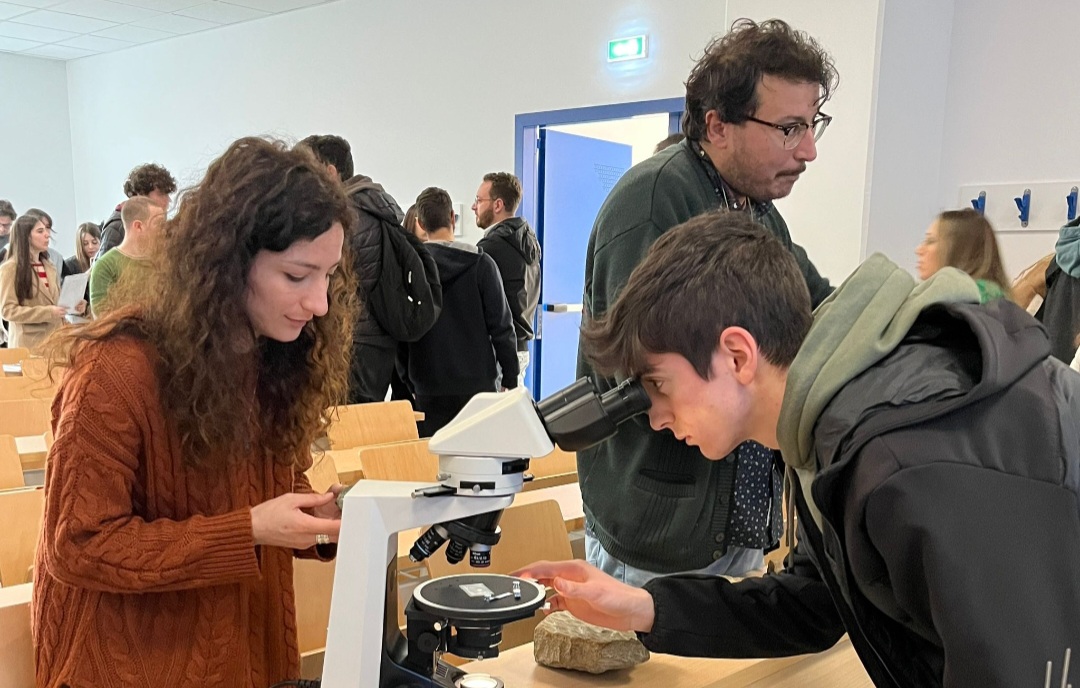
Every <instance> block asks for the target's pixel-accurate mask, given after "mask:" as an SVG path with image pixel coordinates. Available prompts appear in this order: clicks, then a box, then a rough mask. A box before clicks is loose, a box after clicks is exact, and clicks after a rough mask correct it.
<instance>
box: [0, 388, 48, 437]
mask: <svg viewBox="0 0 1080 688" xmlns="http://www.w3.org/2000/svg"><path fill="white" fill-rule="evenodd" d="M8 379H9V380H15V379H18V378H8ZM0 381H2V380H0ZM51 406H52V400H51V399H6V400H5V399H0V435H12V436H14V437H27V436H29V435H43V434H45V433H46V432H48V431H49V430H50V429H51V428H50V427H49V426H50V423H51V420H52V410H51Z"/></svg>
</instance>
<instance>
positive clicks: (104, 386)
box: [33, 338, 336, 688]
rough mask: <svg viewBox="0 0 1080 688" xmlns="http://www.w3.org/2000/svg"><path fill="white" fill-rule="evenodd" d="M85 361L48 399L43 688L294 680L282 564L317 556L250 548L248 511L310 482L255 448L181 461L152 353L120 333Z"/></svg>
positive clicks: (40, 646) (40, 580)
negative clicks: (206, 464)
mask: <svg viewBox="0 0 1080 688" xmlns="http://www.w3.org/2000/svg"><path fill="white" fill-rule="evenodd" d="M81 358H82V360H81V361H80V362H79V365H77V366H76V368H75V369H74V370H73V371H71V372H70V373H68V375H67V377H66V379H65V380H64V381H63V383H62V386H61V388H60V391H59V393H58V394H57V397H56V401H55V402H54V404H53V432H54V434H55V437H56V441H55V444H54V445H53V447H52V450H51V451H50V453H49V459H48V468H47V471H46V477H45V518H44V523H43V527H42V533H41V540H40V542H39V543H38V550H37V561H36V566H35V570H36V581H35V587H34V600H33V626H34V646H35V654H36V671H37V685H38V686H39V688H61V687H64V686H69V687H70V688H113V687H115V688H121V687H123V688H144V687H145V688H183V687H188V686H190V687H191V688H215V687H221V688H243V687H251V688H267V687H268V686H270V685H272V684H273V683H276V682H278V681H282V680H285V679H289V678H297V677H298V675H299V661H300V655H299V651H298V647H297V642H296V613H295V606H294V599H293V584H292V557H293V556H294V555H296V556H302V557H316V556H318V555H317V554H316V552H315V548H311V549H310V550H304V551H296V552H294V551H291V550H287V549H283V548H279V547H259V546H256V545H255V543H254V540H253V536H252V529H251V507H252V506H254V505H256V504H259V503H260V502H263V501H265V500H267V499H270V498H272V497H276V496H278V495H282V494H285V493H287V492H290V491H292V492H310V491H311V487H310V485H309V484H308V481H307V478H306V476H304V475H303V473H302V472H300V469H296V470H295V471H294V469H292V468H290V467H287V466H283V465H281V464H280V463H271V461H270V460H269V459H268V458H267V457H265V455H264V454H263V453H262V452H261V450H259V448H257V447H256V448H254V450H253V452H252V454H251V455H250V456H245V457H243V458H241V459H240V460H236V461H233V462H231V463H229V464H228V465H223V466H220V467H211V468H204V469H195V468H191V467H189V466H187V465H186V464H185V463H184V462H183V461H182V460H181V458H182V457H181V455H180V449H179V440H178V437H177V436H176V434H175V432H172V431H171V429H170V427H169V425H168V423H167V422H166V419H165V417H164V415H163V410H162V406H161V403H160V400H159V399H160V398H159V394H158V383H157V375H156V373H155V369H154V363H153V361H154V360H155V355H154V351H153V349H152V347H150V346H149V345H147V344H145V343H141V342H136V341H134V340H131V339H128V338H117V339H114V340H111V341H106V342H100V343H96V344H93V345H91V346H89V347H88V348H87V349H86V350H84V352H83V354H82V355H81ZM308 461H309V462H310V459H308ZM335 549H336V547H334V546H330V547H320V548H319V553H321V554H326V555H332V554H333V552H334V550H335Z"/></svg>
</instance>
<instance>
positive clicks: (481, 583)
mask: <svg viewBox="0 0 1080 688" xmlns="http://www.w3.org/2000/svg"><path fill="white" fill-rule="evenodd" d="M515 584H516V587H517V589H518V590H519V591H520V597H517V596H515V595H514V590H515ZM545 598H546V592H545V590H544V586H542V585H540V584H539V583H537V582H536V581H532V580H527V579H525V578H515V577H513V576H503V575H500V574H496V573H464V574H460V575H456V576H445V577H443V578H436V579H434V580H430V581H427V582H425V583H421V584H420V585H418V586H417V587H416V590H414V591H413V602H414V603H415V604H416V606H417V608H419V609H420V610H422V611H425V612H427V613H429V614H436V615H441V616H446V617H447V618H448V619H451V620H455V621H478V622H483V623H497V624H503V623H509V622H511V621H516V620H518V619H524V618H528V617H530V616H532V615H533V614H535V613H536V610H537V609H539V608H540V607H542V606H544V601H545Z"/></svg>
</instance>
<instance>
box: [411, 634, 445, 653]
mask: <svg viewBox="0 0 1080 688" xmlns="http://www.w3.org/2000/svg"><path fill="white" fill-rule="evenodd" d="M440 644H441V641H440V640H439V636H437V635H436V634H434V633H421V634H420V636H419V637H418V638H417V639H416V646H417V648H419V650H420V651H421V652H423V653H425V654H434V653H435V651H436V650H438V649H439V645H440Z"/></svg>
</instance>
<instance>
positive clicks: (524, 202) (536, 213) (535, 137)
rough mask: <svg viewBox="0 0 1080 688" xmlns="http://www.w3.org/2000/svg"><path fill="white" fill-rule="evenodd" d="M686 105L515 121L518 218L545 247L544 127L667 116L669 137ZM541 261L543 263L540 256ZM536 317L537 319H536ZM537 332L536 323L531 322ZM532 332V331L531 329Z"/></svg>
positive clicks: (630, 106)
mask: <svg viewBox="0 0 1080 688" xmlns="http://www.w3.org/2000/svg"><path fill="white" fill-rule="evenodd" d="M684 107H685V101H684V100H683V99H682V98H664V99H660V100H642V101H637V102H634V103H615V104H612V105H596V106H592V107H582V108H570V109H567V110H549V111H546V112H529V113H525V114H521V115H516V116H515V117H514V174H516V175H517V178H518V179H520V180H521V210H520V211H519V213H520V215H521V216H522V217H524V218H525V219H526V220H527V221H528V222H529V224H530V225H532V226H533V227H535V228H536V234H537V239H538V240H539V241H540V245H541V246H543V245H544V223H543V217H540V213H541V211H540V209H539V201H540V199H541V198H542V197H543V193H544V189H543V174H541V171H540V169H539V163H540V160H539V156H538V154H537V151H538V149H539V141H540V130H541V129H542V128H543V127H547V126H554V125H559V124H579V123H581V122H599V121H604V120H612V119H626V118H628V117H637V116H638V115H656V114H662V113H667V114H668V133H669V134H674V133H677V132H678V131H680V124H681V121H682V114H683V108H684ZM540 260H541V261H543V260H544V257H543V254H541V258H540ZM540 303H545V298H544V285H543V284H541V285H540ZM539 315H540V314H539V313H537V316H536V317H537V318H539ZM533 327H534V328H536V320H534V322H533ZM534 331H535V329H534ZM531 358H532V362H531V363H530V365H529V369H528V373H527V375H526V380H525V384H526V386H528V388H529V390H530V391H531V392H532V396H533V398H534V399H538V398H539V397H538V394H539V390H540V375H539V366H540V356H539V355H538V352H537V351H536V349H535V345H534V346H533V347H532V356H531Z"/></svg>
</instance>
